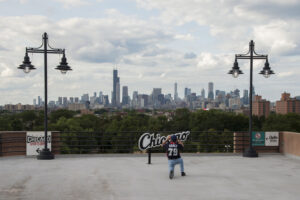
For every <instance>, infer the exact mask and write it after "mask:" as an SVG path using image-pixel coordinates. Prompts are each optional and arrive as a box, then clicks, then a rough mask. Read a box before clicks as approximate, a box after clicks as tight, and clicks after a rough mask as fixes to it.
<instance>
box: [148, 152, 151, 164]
mask: <svg viewBox="0 0 300 200" xmlns="http://www.w3.org/2000/svg"><path fill="white" fill-rule="evenodd" d="M150 164H151V148H149V149H148V165H150Z"/></svg>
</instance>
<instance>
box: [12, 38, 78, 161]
mask: <svg viewBox="0 0 300 200" xmlns="http://www.w3.org/2000/svg"><path fill="white" fill-rule="evenodd" d="M48 47H49V49H48ZM28 53H43V54H44V86H45V103H44V104H45V105H44V112H45V113H44V126H45V127H44V130H45V146H44V149H43V150H42V151H40V152H39V155H38V156H37V159H39V160H51V159H54V154H52V153H51V152H50V150H49V149H48V147H47V143H48V138H47V137H48V134H47V132H48V115H47V114H48V92H47V88H48V86H47V85H48V81H47V54H48V53H52V54H62V55H63V57H62V59H61V62H60V64H59V65H58V66H57V67H56V68H55V69H57V70H60V71H61V73H62V74H65V73H66V72H67V71H69V70H72V69H71V67H70V66H69V65H68V63H67V59H66V57H65V49H58V48H52V47H51V46H50V45H49V43H48V35H47V33H44V34H43V43H42V45H41V46H39V47H37V48H32V47H26V53H25V57H24V61H23V64H21V65H20V66H19V67H18V69H22V70H24V72H25V73H29V72H30V71H31V70H34V69H36V68H35V67H34V66H33V65H32V64H31V62H30V59H29V56H28Z"/></svg>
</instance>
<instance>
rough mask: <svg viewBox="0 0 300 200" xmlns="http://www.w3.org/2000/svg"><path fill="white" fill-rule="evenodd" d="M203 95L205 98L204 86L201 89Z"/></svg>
mask: <svg viewBox="0 0 300 200" xmlns="http://www.w3.org/2000/svg"><path fill="white" fill-rule="evenodd" d="M201 97H202V98H205V90H204V88H202V90H201Z"/></svg>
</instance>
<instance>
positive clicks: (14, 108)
mask: <svg viewBox="0 0 300 200" xmlns="http://www.w3.org/2000/svg"><path fill="white" fill-rule="evenodd" d="M34 109H35V107H34V105H22V104H20V103H18V104H6V105H5V106H4V110H8V111H12V112H14V111H23V110H34Z"/></svg>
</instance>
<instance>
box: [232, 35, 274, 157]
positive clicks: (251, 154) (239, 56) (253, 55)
mask: <svg viewBox="0 0 300 200" xmlns="http://www.w3.org/2000/svg"><path fill="white" fill-rule="evenodd" d="M237 59H250V94H249V96H250V97H249V98H250V112H249V148H248V149H246V150H245V151H244V153H243V156H244V157H257V156H258V154H257V152H256V151H255V150H254V149H253V147H252V92H253V85H252V80H253V76H252V73H253V59H265V60H266V63H265V67H264V68H263V70H261V72H260V73H259V74H262V75H264V77H266V78H268V77H269V76H270V75H271V74H274V72H273V71H272V70H271V68H270V66H269V62H268V55H259V54H257V53H256V52H255V50H254V42H253V40H251V41H250V43H249V51H248V53H246V54H236V55H235V61H234V64H233V67H232V70H230V71H229V72H228V74H232V76H233V77H234V78H237V77H238V76H239V74H243V72H242V71H241V70H240V68H239V65H238V62H237Z"/></svg>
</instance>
